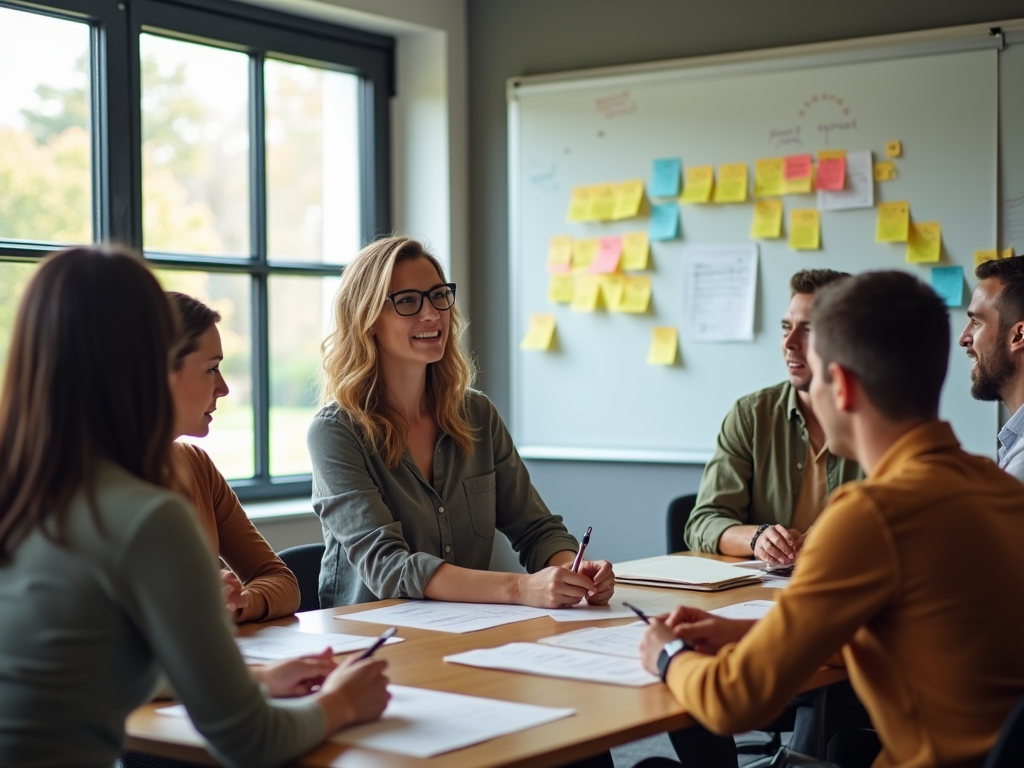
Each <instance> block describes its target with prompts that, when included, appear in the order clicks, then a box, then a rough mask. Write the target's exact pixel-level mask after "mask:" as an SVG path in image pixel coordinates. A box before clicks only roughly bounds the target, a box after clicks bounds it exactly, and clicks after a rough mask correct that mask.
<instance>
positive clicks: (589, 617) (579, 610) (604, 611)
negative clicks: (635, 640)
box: [541, 597, 636, 622]
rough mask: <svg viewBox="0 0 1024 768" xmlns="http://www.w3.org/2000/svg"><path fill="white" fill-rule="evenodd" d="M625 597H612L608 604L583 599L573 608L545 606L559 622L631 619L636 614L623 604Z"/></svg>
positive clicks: (547, 612)
mask: <svg viewBox="0 0 1024 768" xmlns="http://www.w3.org/2000/svg"><path fill="white" fill-rule="evenodd" d="M622 600H623V598H621V597H612V599H611V600H609V601H608V605H590V604H588V603H587V601H586V600H583V601H582V602H580V603H579V604H578V605H574V606H573V607H572V608H543V609H541V610H543V611H544V612H545V613H546V614H547V615H548V616H550V617H551V618H552V619H554V620H555V621H558V622H566V621H600V620H601V619H629V618H632V617H633V616H636V614H635V613H633V612H632V611H631V610H629V608H627V607H626V606H624V605H623V604H622Z"/></svg>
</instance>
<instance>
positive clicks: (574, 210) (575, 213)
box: [565, 187, 593, 221]
mask: <svg viewBox="0 0 1024 768" xmlns="http://www.w3.org/2000/svg"><path fill="white" fill-rule="evenodd" d="M592 196H593V188H592V187H573V188H572V199H570V200H569V213H568V215H566V217H565V218H566V219H567V220H569V221H587V211H589V210H590V198H591V197H592Z"/></svg>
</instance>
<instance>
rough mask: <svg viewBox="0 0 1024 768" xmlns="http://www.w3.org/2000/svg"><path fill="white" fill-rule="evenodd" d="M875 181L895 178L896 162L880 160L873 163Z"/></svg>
mask: <svg viewBox="0 0 1024 768" xmlns="http://www.w3.org/2000/svg"><path fill="white" fill-rule="evenodd" d="M874 170H875V181H892V180H893V179H895V178H896V163H894V162H893V161H892V160H881V161H879V162H877V163H875V168H874Z"/></svg>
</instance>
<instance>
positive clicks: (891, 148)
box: [885, 141, 903, 157]
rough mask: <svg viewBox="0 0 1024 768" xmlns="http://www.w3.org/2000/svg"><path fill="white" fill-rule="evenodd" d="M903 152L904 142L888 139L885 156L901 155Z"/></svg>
mask: <svg viewBox="0 0 1024 768" xmlns="http://www.w3.org/2000/svg"><path fill="white" fill-rule="evenodd" d="M902 154H903V142H900V141H887V142H885V156H886V157H899V156H900V155H902Z"/></svg>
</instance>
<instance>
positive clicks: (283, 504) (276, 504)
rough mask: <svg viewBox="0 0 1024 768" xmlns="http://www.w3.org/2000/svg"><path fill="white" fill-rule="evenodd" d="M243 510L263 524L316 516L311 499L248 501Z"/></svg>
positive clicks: (250, 517) (244, 503)
mask: <svg viewBox="0 0 1024 768" xmlns="http://www.w3.org/2000/svg"><path fill="white" fill-rule="evenodd" d="M242 508H243V509H244V510H245V513H246V514H247V515H248V516H249V519H250V520H253V521H258V522H261V523H273V522H277V521H281V522H283V521H286V520H294V519H295V518H296V517H301V516H302V515H314V517H315V514H314V512H313V506H312V504H311V503H310V500H309V497H308V496H306V497H300V498H295V499H280V500H278V501H247V502H243V503H242Z"/></svg>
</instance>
